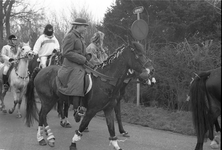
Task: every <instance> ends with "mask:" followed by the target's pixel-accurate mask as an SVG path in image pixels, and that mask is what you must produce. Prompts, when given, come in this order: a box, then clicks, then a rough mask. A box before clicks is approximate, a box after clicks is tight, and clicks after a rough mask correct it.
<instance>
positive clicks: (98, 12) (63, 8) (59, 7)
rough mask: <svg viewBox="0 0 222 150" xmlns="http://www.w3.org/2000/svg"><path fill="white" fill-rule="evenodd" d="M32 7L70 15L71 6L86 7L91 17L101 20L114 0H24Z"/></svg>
mask: <svg viewBox="0 0 222 150" xmlns="http://www.w3.org/2000/svg"><path fill="white" fill-rule="evenodd" d="M26 1H27V2H28V3H31V5H34V7H38V8H39V7H44V8H45V10H46V12H48V14H50V12H56V14H57V15H58V16H59V15H60V14H61V13H63V14H64V13H65V14H66V15H67V16H68V15H70V11H71V8H75V9H76V10H77V11H79V10H81V9H82V8H86V10H87V11H88V13H90V14H92V16H93V19H94V20H96V21H99V22H100V21H102V20H103V17H104V14H105V12H106V11H107V9H108V7H110V6H111V5H112V4H113V3H114V2H115V0H26Z"/></svg>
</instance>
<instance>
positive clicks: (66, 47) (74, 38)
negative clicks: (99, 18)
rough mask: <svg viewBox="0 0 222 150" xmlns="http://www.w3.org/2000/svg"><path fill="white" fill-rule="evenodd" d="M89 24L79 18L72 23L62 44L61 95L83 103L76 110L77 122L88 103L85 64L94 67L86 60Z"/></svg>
mask: <svg viewBox="0 0 222 150" xmlns="http://www.w3.org/2000/svg"><path fill="white" fill-rule="evenodd" d="M88 26H89V25H88V23H87V22H86V20H85V19H83V18H77V19H75V21H74V22H73V23H72V28H71V30H70V31H69V32H68V33H67V34H66V36H65V38H64V39H63V43H62V50H63V58H64V60H63V64H62V66H61V68H60V69H59V71H58V89H59V92H60V93H61V94H64V95H68V96H69V99H73V101H79V102H82V106H81V107H79V108H78V109H77V108H75V110H74V111H75V113H74V116H75V120H76V122H79V121H80V118H81V116H84V115H85V112H86V102H85V100H84V95H85V93H84V77H85V74H86V71H85V68H84V64H86V65H88V66H90V67H92V65H91V64H90V63H89V62H88V60H87V59H86V57H85V55H86V51H85V48H86V46H85V40H84V37H83V35H84V34H85V33H86V29H87V27H88Z"/></svg>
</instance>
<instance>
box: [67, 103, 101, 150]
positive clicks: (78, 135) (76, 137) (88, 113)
mask: <svg viewBox="0 0 222 150" xmlns="http://www.w3.org/2000/svg"><path fill="white" fill-rule="evenodd" d="M73 105H75V103H73ZM97 112H98V111H96V110H87V111H86V115H85V116H84V117H83V120H82V122H81V124H80V126H79V130H76V131H75V134H74V136H73V138H72V142H71V145H70V147H69V150H77V147H76V143H77V142H78V141H80V140H81V137H82V132H83V131H84V130H85V129H86V127H88V125H89V122H90V121H91V120H92V118H93V117H94V116H95V115H96V113H97Z"/></svg>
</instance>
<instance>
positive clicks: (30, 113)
mask: <svg viewBox="0 0 222 150" xmlns="http://www.w3.org/2000/svg"><path fill="white" fill-rule="evenodd" d="M39 71H40V68H37V67H36V68H35V70H34V71H33V73H32V75H31V77H30V80H29V82H28V84H27V90H26V93H25V99H26V116H25V119H26V125H27V126H28V127H30V126H31V125H33V122H34V119H35V120H36V121H38V108H37V106H36V101H35V89H34V79H35V77H36V75H37V74H38V72H39Z"/></svg>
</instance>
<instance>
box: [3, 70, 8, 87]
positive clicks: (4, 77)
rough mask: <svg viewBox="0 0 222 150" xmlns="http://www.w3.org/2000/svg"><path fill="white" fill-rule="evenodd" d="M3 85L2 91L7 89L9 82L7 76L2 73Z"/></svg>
mask: <svg viewBox="0 0 222 150" xmlns="http://www.w3.org/2000/svg"><path fill="white" fill-rule="evenodd" d="M3 87H4V91H8V88H9V83H8V76H7V75H4V74H3Z"/></svg>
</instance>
